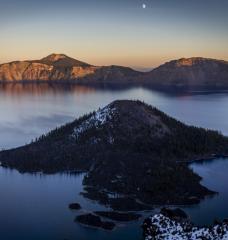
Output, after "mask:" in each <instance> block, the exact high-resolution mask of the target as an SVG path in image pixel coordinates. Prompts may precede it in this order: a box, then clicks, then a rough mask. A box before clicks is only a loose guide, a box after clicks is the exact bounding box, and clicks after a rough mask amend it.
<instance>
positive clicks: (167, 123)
mask: <svg viewBox="0 0 228 240" xmlns="http://www.w3.org/2000/svg"><path fill="white" fill-rule="evenodd" d="M227 153H228V138H227V137H224V136H222V135H221V134H220V133H218V132H216V131H211V130H205V129H202V128H197V127H192V126H187V125H185V124H183V123H181V122H179V121H176V120H175V119H173V118H171V117H169V116H167V115H166V114H164V113H163V112H161V111H159V110H158V109H156V108H153V107H151V106H149V105H146V104H144V103H142V102H140V101H127V100H126V101H115V102H113V103H111V104H109V105H108V106H106V107H104V108H102V109H99V110H98V111H96V112H94V113H91V114H88V115H85V116H84V117H81V118H79V119H77V120H75V121H73V122H72V123H69V124H67V125H65V126H63V127H60V128H58V129H56V130H53V131H52V132H50V133H48V134H47V135H43V136H41V137H40V138H39V139H38V140H36V141H35V142H32V143H31V144H28V145H26V146H23V147H20V148H16V149H12V150H8V151H2V152H0V162H1V164H2V166H4V167H10V168H17V169H18V170H19V171H21V172H34V171H42V172H45V173H49V172H58V171H75V170H77V171H86V172H87V174H86V175H85V177H84V180H83V184H84V186H90V187H89V188H88V189H87V192H85V193H84V196H87V197H89V198H91V199H94V200H98V201H100V202H101V203H103V204H107V205H109V206H111V207H112V208H113V209H114V210H118V211H123V210H124V211H126V210H129V211H130V210H132V211H134V210H145V209H148V208H149V207H148V206H150V205H152V204H156V205H159V204H192V203H197V202H199V201H200V200H201V199H202V198H203V197H205V196H207V195H209V194H213V193H214V192H212V191H209V190H208V189H207V188H205V187H203V186H202V185H200V180H201V178H200V177H199V176H197V175H196V174H195V173H194V172H193V171H192V170H191V169H189V167H188V165H187V164H186V162H190V161H191V160H193V159H202V158H207V157H211V156H214V155H215V154H218V155H221V154H223V155H227Z"/></svg>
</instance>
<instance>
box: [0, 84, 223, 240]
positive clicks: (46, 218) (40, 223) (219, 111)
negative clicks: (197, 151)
mask: <svg viewBox="0 0 228 240" xmlns="http://www.w3.org/2000/svg"><path fill="white" fill-rule="evenodd" d="M115 99H141V100H144V101H145V102H147V103H149V104H152V105H154V106H156V107H158V108H159V109H161V110H163V111H165V112H166V113H168V114H170V115H171V116H173V117H175V118H177V119H179V120H181V121H183V122H185V123H187V124H193V125H196V126H202V127H206V128H212V129H217V130H219V131H221V132H222V133H223V134H225V135H228V111H227V106H228V94H225V93H224V94H213V95H207V94H198V95H188V94H187V95H169V94H163V93H159V92H155V91H151V90H148V89H144V88H131V89H122V90H121V89H119V90H108V89H94V88H87V87H72V88H63V87H55V86H53V87H51V88H50V87H47V86H46V85H25V86H22V85H7V86H5V87H0V133H1V134H0V148H1V149H7V148H12V147H16V146H20V145H23V144H25V143H28V142H30V141H31V139H34V138H35V137H38V136H39V135H41V134H43V133H45V132H47V131H49V130H51V129H52V128H55V127H56V126H58V125H61V124H63V123H66V122H68V121H71V120H73V119H74V118H75V117H78V116H80V115H82V114H85V113H88V112H90V111H93V110H95V109H97V108H99V107H101V106H105V105H106V104H108V103H109V102H111V101H113V100H115ZM191 167H192V168H193V169H194V171H195V172H197V173H198V174H200V175H201V176H202V177H203V181H202V184H204V185H205V186H207V187H209V188H210V189H212V190H215V191H218V192H219V193H220V194H219V195H217V196H214V197H213V198H210V199H206V200H204V201H202V202H201V204H199V205H196V206H191V207H187V208H185V209H186V211H187V212H188V213H189V214H190V216H191V217H192V219H193V221H194V222H196V223H199V224H208V223H211V222H212V221H213V219H215V218H221V219H222V218H225V217H228V208H227V207H226V204H227V200H228V188H227V186H226V183H227V182H228V174H227V172H228V161H226V160H222V159H218V160H216V161H213V162H207V163H202V164H196V163H195V164H193V165H191ZM82 178H83V175H77V176H75V175H67V174H55V175H40V174H37V175H30V174H23V175H22V174H20V173H18V172H17V171H16V170H7V169H3V168H0V192H1V197H0V239H3V240H18V239H20V240H21V239H23V240H31V239H32V240H46V239H48V240H49V239H51V240H52V239H53V240H55V239H56V240H58V239H61V240H63V239H68V240H70V239H79V240H93V239H99V240H106V239H110V240H112V239H118V240H121V239H123V240H125V239H131V240H136V239H141V229H140V221H139V222H134V223H131V224H127V225H121V226H118V227H117V229H116V230H114V231H112V232H106V231H101V230H96V229H89V228H85V227H82V226H80V225H78V224H77V223H74V218H75V216H76V215H77V214H78V213H77V212H72V211H70V210H69V209H68V204H69V203H71V202H80V203H81V205H82V206H83V210H82V212H88V211H92V210H95V209H96V210H97V209H104V207H103V206H99V205H98V204H96V203H94V202H91V201H89V200H86V199H84V198H83V197H82V196H81V195H80V192H81V191H82V184H81V181H82Z"/></svg>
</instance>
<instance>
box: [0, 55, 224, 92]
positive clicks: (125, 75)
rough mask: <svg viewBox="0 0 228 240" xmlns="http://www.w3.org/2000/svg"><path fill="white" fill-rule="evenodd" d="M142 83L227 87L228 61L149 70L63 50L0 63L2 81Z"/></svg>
mask: <svg viewBox="0 0 228 240" xmlns="http://www.w3.org/2000/svg"><path fill="white" fill-rule="evenodd" d="M42 81H48V82H64V83H81V84H94V83H95V84H97V83H98V84H99V83H102V84H103V83H107V84H126V83H127V84H128V85H131V84H140V85H146V86H150V87H154V88H159V89H164V90H169V89H174V90H175V89H183V90H226V89H228V62H227V61H222V60H216V59H207V58H183V59H179V60H174V61H170V62H168V63H165V64H163V65H161V66H159V67H158V68H155V69H153V70H152V71H150V72H146V73H145V72H139V71H135V70H133V69H131V68H127V67H121V66H92V65H90V64H88V63H84V62H81V61H78V60H76V59H73V58H70V57H68V56H66V55H64V54H51V55H49V56H47V57H45V58H43V59H41V60H33V61H17V62H11V63H6V64H1V65H0V82H3V83H7V82H42Z"/></svg>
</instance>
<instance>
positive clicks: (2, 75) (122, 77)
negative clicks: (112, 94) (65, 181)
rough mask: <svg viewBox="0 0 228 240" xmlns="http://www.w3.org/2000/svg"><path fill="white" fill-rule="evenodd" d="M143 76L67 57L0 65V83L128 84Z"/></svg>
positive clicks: (128, 69)
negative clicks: (104, 82) (71, 82)
mask: <svg viewBox="0 0 228 240" xmlns="http://www.w3.org/2000/svg"><path fill="white" fill-rule="evenodd" d="M139 75H140V73H139V72H137V71H134V70H132V69H130V68H125V67H119V66H107V67H96V66H92V65H90V64H88V63H84V62H81V61H78V60H76V59H73V58H70V57H68V56H66V55H64V54H51V55H49V56H47V57H45V58H43V59H41V60H34V61H22V62H11V63H6V64H2V65H0V81H2V82H12V81H13V82H15V81H18V82H19V81H78V82H80V81H83V82H92V83H93V82H94V81H96V82H103V81H115V82H121V81H122V82H124V81H126V80H129V81H130V80H132V79H134V78H136V77H137V76H139Z"/></svg>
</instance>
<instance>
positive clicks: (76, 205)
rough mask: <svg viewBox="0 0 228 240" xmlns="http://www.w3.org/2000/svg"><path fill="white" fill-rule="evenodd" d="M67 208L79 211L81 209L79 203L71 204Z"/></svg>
mask: <svg viewBox="0 0 228 240" xmlns="http://www.w3.org/2000/svg"><path fill="white" fill-rule="evenodd" d="M69 208H70V209H71V210H80V209H81V208H82V207H81V205H80V204H79V203H71V204H69Z"/></svg>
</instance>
